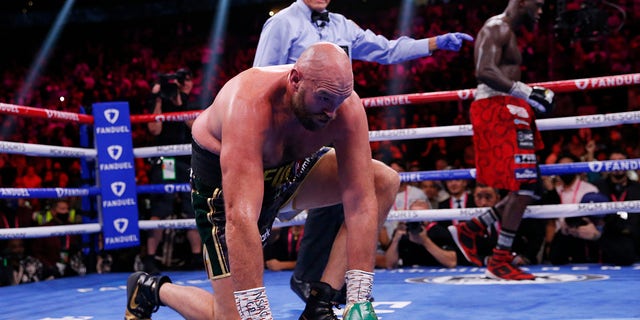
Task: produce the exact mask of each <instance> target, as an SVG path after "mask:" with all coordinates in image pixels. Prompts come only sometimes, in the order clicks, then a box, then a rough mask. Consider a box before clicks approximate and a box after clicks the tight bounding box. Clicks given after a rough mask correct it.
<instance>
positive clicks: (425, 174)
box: [0, 159, 640, 199]
mask: <svg viewBox="0 0 640 320" xmlns="http://www.w3.org/2000/svg"><path fill="white" fill-rule="evenodd" d="M539 168H540V174H541V175H543V176H552V175H560V174H566V173H585V172H591V173H600V172H610V171H628V170H640V159H624V160H604V161H589V162H573V163H556V164H543V165H540V166H539ZM399 175H400V180H401V181H402V182H420V181H425V180H456V179H475V177H476V169H452V170H430V171H412V172H400V173H399ZM136 190H137V193H174V192H191V186H190V185H189V184H188V183H172V184H147V185H139V186H136ZM99 194H100V189H99V188H98V187H89V188H0V199H2V198H13V199H17V198H60V197H72V196H94V195H99Z"/></svg>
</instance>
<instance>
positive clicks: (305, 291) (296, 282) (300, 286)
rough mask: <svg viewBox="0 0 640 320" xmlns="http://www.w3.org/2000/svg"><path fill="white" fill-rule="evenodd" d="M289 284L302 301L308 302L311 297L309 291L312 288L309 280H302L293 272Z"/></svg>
mask: <svg viewBox="0 0 640 320" xmlns="http://www.w3.org/2000/svg"><path fill="white" fill-rule="evenodd" d="M289 286H290V287H291V291H293V292H294V293H295V294H296V295H297V296H298V297H299V298H300V299H302V301H304V302H307V300H308V299H309V291H310V290H311V288H310V284H309V282H307V281H303V280H300V279H298V278H296V275H295V274H292V275H291V279H290V280H289Z"/></svg>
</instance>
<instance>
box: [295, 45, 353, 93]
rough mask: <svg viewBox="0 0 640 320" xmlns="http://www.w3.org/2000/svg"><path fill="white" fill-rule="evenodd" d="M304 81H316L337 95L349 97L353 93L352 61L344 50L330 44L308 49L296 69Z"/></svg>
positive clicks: (297, 62) (297, 63)
mask: <svg viewBox="0 0 640 320" xmlns="http://www.w3.org/2000/svg"><path fill="white" fill-rule="evenodd" d="M293 68H294V69H295V70H297V72H298V73H300V75H301V76H302V78H303V79H308V80H313V81H316V82H317V84H318V85H319V86H322V87H324V88H326V89H328V90H330V91H332V92H333V93H335V94H338V95H344V96H348V95H350V94H351V92H352V91H353V72H352V70H351V60H350V59H349V56H347V54H346V53H345V52H344V50H343V49H342V48H340V47H338V46H337V45H335V44H333V43H330V42H319V43H316V44H313V45H311V46H310V47H309V48H307V49H306V50H305V51H304V52H303V53H302V55H300V58H298V61H296V63H295V65H294V67H293Z"/></svg>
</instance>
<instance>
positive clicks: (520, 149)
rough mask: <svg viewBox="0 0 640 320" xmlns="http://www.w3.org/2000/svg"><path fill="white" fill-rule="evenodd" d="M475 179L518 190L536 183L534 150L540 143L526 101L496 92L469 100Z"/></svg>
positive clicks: (538, 133)
mask: <svg viewBox="0 0 640 320" xmlns="http://www.w3.org/2000/svg"><path fill="white" fill-rule="evenodd" d="M470 117H471V124H472V125H473V144H474V148H475V154H476V180H477V181H478V182H479V183H483V184H486V185H488V186H491V187H494V188H498V189H506V190H510V191H518V190H524V189H530V188H533V186H535V185H537V179H538V168H537V160H536V155H535V152H536V151H537V150H540V149H542V148H543V147H544V144H543V143H542V138H541V136H540V132H539V131H538V128H537V126H536V122H535V120H536V118H535V115H534V113H533V111H532V110H531V107H530V106H529V104H528V103H527V102H526V101H524V100H522V99H519V98H515V97H512V96H506V95H498V96H493V97H488V98H484V99H479V100H476V101H474V102H473V103H472V104H471V110H470Z"/></svg>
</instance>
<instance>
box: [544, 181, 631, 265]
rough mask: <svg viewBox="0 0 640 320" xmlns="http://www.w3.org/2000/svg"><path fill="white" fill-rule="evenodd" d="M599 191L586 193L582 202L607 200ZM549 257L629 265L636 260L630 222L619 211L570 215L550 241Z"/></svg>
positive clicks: (561, 260) (562, 261)
mask: <svg viewBox="0 0 640 320" xmlns="http://www.w3.org/2000/svg"><path fill="white" fill-rule="evenodd" d="M608 200H609V199H607V197H606V196H605V195H603V194H601V193H599V192H590V193H586V194H584V195H583V197H582V198H581V200H580V202H581V203H593V202H607V201H608ZM549 259H550V261H551V263H552V264H554V265H562V264H567V263H611V264H614V265H630V264H632V263H634V262H635V261H636V260H637V257H636V253H635V247H634V244H633V238H632V236H631V225H630V224H629V221H628V220H625V219H622V218H621V217H620V216H619V215H618V214H617V213H610V214H605V215H595V216H582V217H570V218H565V219H563V220H562V221H561V224H560V229H559V230H558V231H557V232H556V234H555V236H554V237H553V240H552V242H551V247H550V250H549Z"/></svg>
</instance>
